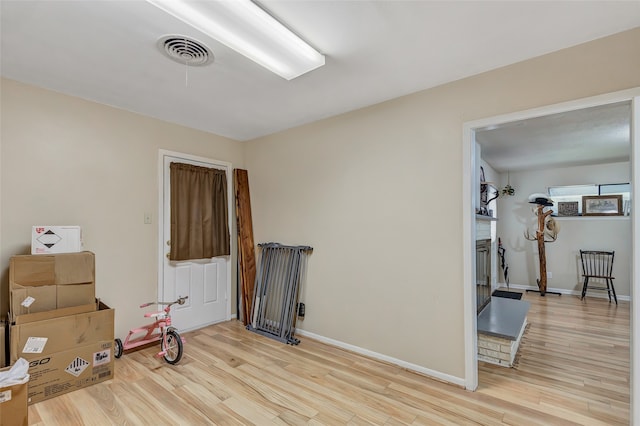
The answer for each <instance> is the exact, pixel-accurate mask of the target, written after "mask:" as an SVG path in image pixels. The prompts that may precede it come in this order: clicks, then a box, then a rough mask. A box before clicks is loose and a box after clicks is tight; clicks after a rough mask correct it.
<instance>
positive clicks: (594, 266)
mask: <svg viewBox="0 0 640 426" xmlns="http://www.w3.org/2000/svg"><path fill="white" fill-rule="evenodd" d="M614 253H615V252H613V251H593V250H580V259H581V260H582V276H583V277H584V283H583V285H582V297H581V298H580V299H584V296H585V295H586V294H587V288H588V286H589V280H596V281H597V282H599V283H600V284H605V285H606V287H604V286H602V287H591V289H592V290H604V291H606V292H607V293H608V295H609V303H611V295H612V294H613V299H614V300H615V302H616V305H617V304H618V297H617V296H616V289H615V287H613V279H614V277H613V276H611V273H612V271H613V255H614ZM603 281H604V282H603Z"/></svg>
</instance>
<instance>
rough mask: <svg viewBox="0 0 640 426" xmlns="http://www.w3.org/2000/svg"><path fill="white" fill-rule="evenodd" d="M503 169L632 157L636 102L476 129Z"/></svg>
mask: <svg viewBox="0 0 640 426" xmlns="http://www.w3.org/2000/svg"><path fill="white" fill-rule="evenodd" d="M475 136H476V142H478V143H479V144H480V145H481V147H482V149H481V155H482V159H483V160H485V161H486V162H487V163H489V165H491V166H492V167H493V169H494V170H496V171H498V172H506V171H509V170H510V171H515V170H530V169H545V168H551V167H561V166H562V167H567V166H578V165H587V164H602V163H615V162H620V161H629V158H630V155H631V104H630V103H629V102H621V103H615V104H610V105H603V106H598V107H592V108H585V109H581V110H576V111H569V112H563V113H559V114H552V115H547V116H544V117H538V118H532V119H528V120H520V121H513V122H511V123H506V124H502V125H500V126H497V127H492V128H490V129H481V130H478V131H476V134H475Z"/></svg>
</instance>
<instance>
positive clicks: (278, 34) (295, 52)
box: [147, 0, 324, 80]
mask: <svg viewBox="0 0 640 426" xmlns="http://www.w3.org/2000/svg"><path fill="white" fill-rule="evenodd" d="M147 2H149V3H151V4H152V5H154V6H156V7H158V8H159V9H162V10H163V11H165V12H167V13H168V14H170V15H173V16H175V17H176V18H178V19H180V20H181V21H183V22H184V23H186V24H188V25H190V26H192V27H193V28H195V29H196V30H198V31H200V32H202V33H204V34H206V35H208V36H209V37H211V38H214V39H216V40H218V41H219V42H220V43H222V44H224V45H226V46H227V47H229V48H231V49H233V50H235V51H236V52H238V53H240V54H242V55H244V56H246V57H247V58H249V59H251V60H252V61H254V62H256V63H258V64H260V65H262V66H263V67H265V68H267V69H269V70H271V71H272V72H274V73H276V74H278V75H279V76H281V77H282V78H285V79H287V80H291V79H294V78H296V77H298V76H300V75H302V74H304V73H307V72H309V71H311V70H314V69H316V68H318V67H321V66H322V65H324V55H322V54H320V53H319V52H317V51H316V50H315V49H314V48H312V47H311V46H309V45H308V44H307V43H305V42H304V41H303V40H302V39H300V37H298V36H297V35H295V34H294V33H292V32H291V31H290V30H289V29H287V28H286V27H285V26H283V25H282V24H281V23H280V22H278V21H276V20H275V19H274V18H273V17H272V16H271V15H269V14H268V13H267V12H265V11H264V10H263V9H261V8H260V7H259V6H258V5H256V4H255V3H253V2H252V1H250V0H214V1H185V0H147Z"/></svg>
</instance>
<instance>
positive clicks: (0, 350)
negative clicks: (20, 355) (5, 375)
mask: <svg viewBox="0 0 640 426" xmlns="http://www.w3.org/2000/svg"><path fill="white" fill-rule="evenodd" d="M6 342H7V334H6V332H5V325H4V323H3V322H0V368H2V367H4V366H5V365H7V358H8V357H7V347H8V346H7V343H6ZM0 424H2V423H0Z"/></svg>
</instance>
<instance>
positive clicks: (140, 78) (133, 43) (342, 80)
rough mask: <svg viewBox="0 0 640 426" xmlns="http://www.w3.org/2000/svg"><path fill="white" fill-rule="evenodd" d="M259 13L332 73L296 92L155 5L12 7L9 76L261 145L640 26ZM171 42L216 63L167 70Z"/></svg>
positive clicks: (268, 3)
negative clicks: (165, 49) (169, 38)
mask: <svg viewBox="0 0 640 426" xmlns="http://www.w3.org/2000/svg"><path fill="white" fill-rule="evenodd" d="M260 4H261V5H262V6H263V7H264V8H265V9H266V10H267V11H269V12H270V13H271V14H272V15H274V16H275V17H276V18H278V19H279V20H280V21H282V22H284V23H286V25H287V26H289V27H290V28H291V29H292V30H293V31H295V32H296V33H298V34H299V35H300V36H302V37H303V38H304V39H305V40H306V41H308V42H309V43H310V44H311V45H313V46H314V47H316V48H317V49H318V50H320V51H321V52H322V53H324V54H325V55H326V65H325V66H324V67H321V68H319V69H317V70H315V71H312V72H310V73H308V74H305V75H303V76H301V77H299V78H296V79H294V80H292V81H286V80H284V79H282V78H280V77H278V76H276V75H274V74H272V73H270V72H269V71H267V70H265V69H263V68H261V67H260V66H258V65H256V64H254V63H252V62H251V61H249V60H248V59H245V58H244V57H243V56H240V55H238V54H236V53H235V52H233V51H231V50H230V49H228V48H227V47H225V46H223V45H221V44H220V43H218V42H216V41H215V40H213V39H211V38H209V37H207V36H205V35H204V34H202V33H199V32H198V31H196V30H194V29H192V28H191V27H189V26H187V25H185V24H184V23H182V22H180V21H178V20H177V19H175V18H173V17H172V16H169V15H167V14H166V13H164V12H162V11H160V10H158V9H156V8H155V7H153V6H151V5H150V4H148V3H147V2H145V1H142V0H129V1H90V0H84V1H83V0H75V1H52V0H48V1H29V0H19V1H11V0H1V2H0V7H1V9H0V16H1V21H0V27H1V33H0V35H1V57H0V58H1V72H2V76H4V77H7V78H10V79H14V80H18V81H22V82H26V83H29V84H33V85H36V86H40V87H44V88H47V89H52V90H55V91H59V92H62V93H67V94H70V95H73V96H78V97H81V98H85V99H89V100H92V101H96V102H100V103H103V104H107V105H112V106H115V107H118V108H122V109H125V110H129V111H134V112H137V113H140V114H144V115H147V116H151V117H155V118H159V119H162V120H165V121H169V122H174V123H179V124H182V125H184V126H188V127H192V128H196V129H200V130H204V131H208V132H212V133H216V134H219V135H222V136H227V137H229V138H233V139H236V140H248V139H252V138H256V137H259V136H263V135H267V134H271V133H274V132H278V131H281V130H284V129H287V128H291V127H295V126H298V125H301V124H304V123H309V122H313V121H316V120H319V119H322V118H325V117H329V116H333V115H337V114H340V113H343V112H346V111H350V110H354V109H357V108H362V107H365V106H368V105H372V104H375V103H378V102H381V101H384V100H387V99H392V98H395V97H398V96H402V95H405V94H409V93H413V92H416V91H419V90H422V89H426V88H429V87H433V86H437V85H440V84H443V83H446V82H449V81H453V80H457V79H460V78H464V77H467V76H470V75H474V74H477V73H480V72H483V71H487V70H491V69H494V68H497V67H501V66H504V65H508V64H511V63H515V62H518V61H522V60H525V59H528V58H531V57H535V56H539V55H542V54H545V53H548V52H552V51H555V50H559V49H562V48H566V47H569V46H572V45H576V44H579V43H583V42H586V41H589V40H593V39H596V38H600V37H603V36H606V35H609V34H613V33H617V32H620V31H624V30H627V29H630V28H634V27H637V26H640V2H638V1H621V2H617V1H589V2H585V1H566V2H559V1H556V2H540V1H503V2H499V1H492V2H490V1H465V2H462V1H399V0H388V1H378V0H360V1H332V0H306V1H293V0H287V1H282V0H261V1H260ZM166 34H181V35H187V36H191V37H194V38H196V39H198V40H200V41H202V42H204V44H206V45H207V46H208V47H209V48H210V49H211V50H212V51H213V54H214V55H215V60H214V62H213V63H212V64H210V65H208V66H205V67H191V68H189V69H186V68H185V67H184V66H183V65H180V64H178V63H175V62H173V61H171V60H169V59H167V58H166V57H164V56H163V55H162V54H160V52H159V50H158V49H157V48H156V42H157V40H158V39H159V38H160V37H161V36H163V35H166Z"/></svg>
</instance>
